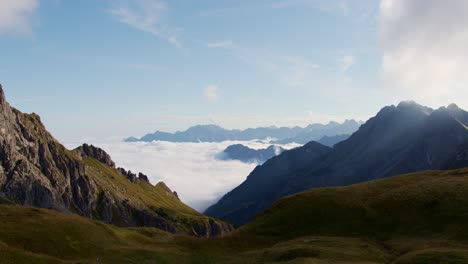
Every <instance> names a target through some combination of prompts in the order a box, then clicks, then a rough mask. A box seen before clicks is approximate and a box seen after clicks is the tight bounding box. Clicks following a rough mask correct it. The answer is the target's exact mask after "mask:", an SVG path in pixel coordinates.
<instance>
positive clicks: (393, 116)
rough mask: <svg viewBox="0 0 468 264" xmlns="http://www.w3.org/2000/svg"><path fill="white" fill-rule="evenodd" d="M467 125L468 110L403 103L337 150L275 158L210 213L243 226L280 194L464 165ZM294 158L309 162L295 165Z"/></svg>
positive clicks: (303, 151) (321, 149)
mask: <svg viewBox="0 0 468 264" xmlns="http://www.w3.org/2000/svg"><path fill="white" fill-rule="evenodd" d="M467 124H468V113H467V112H465V111H464V110H462V109H460V108H458V107H457V106H456V105H450V106H449V107H441V108H439V109H437V110H433V109H431V108H428V107H424V106H421V105H418V104H416V103H415V102H402V103H400V104H399V105H398V106H388V107H385V108H383V109H382V110H381V111H380V112H379V113H378V114H377V115H376V116H375V117H373V118H371V119H370V120H369V121H367V122H366V123H365V124H364V125H362V126H361V127H360V128H359V130H358V131H357V132H356V133H354V134H353V135H352V136H351V137H350V138H349V139H347V140H345V141H343V142H340V143H338V144H336V145H335V146H334V147H333V149H327V148H325V149H324V147H323V146H322V147H318V146H315V148H316V149H312V150H311V149H310V145H306V146H304V147H302V148H298V149H295V150H292V151H285V152H283V154H281V155H280V156H278V157H274V158H272V159H271V160H269V161H268V162H266V163H265V164H263V165H262V166H259V167H257V168H256V169H255V170H254V171H253V172H252V173H251V174H250V175H249V176H248V177H247V179H246V180H245V181H244V182H243V183H242V184H241V185H240V186H238V187H237V188H235V189H234V190H233V191H231V192H229V193H228V194H226V195H225V196H224V197H223V198H222V199H221V200H220V201H219V202H218V203H216V204H215V205H213V206H211V207H210V208H208V210H207V211H206V214H207V215H210V216H214V217H219V218H221V219H225V220H228V221H230V222H232V223H235V224H237V225H242V224H244V223H246V222H247V221H249V220H251V219H252V218H253V217H254V216H255V215H256V214H258V213H259V212H261V211H262V210H264V209H266V208H269V207H270V206H271V204H272V203H273V202H274V201H275V200H277V199H278V198H280V197H283V196H285V195H288V194H293V193H297V192H301V191H304V190H307V189H310V188H317V187H333V186H344V185H349V184H354V183H359V182H364V181H370V180H374V179H380V178H385V177H389V176H393V175H398V174H404V173H410V172H417V171H422V170H437V169H449V168H458V167H466V166H468V159H467V155H466V146H467V144H468V129H467ZM309 144H310V143H309ZM295 157H301V158H302V159H308V158H310V160H309V161H308V162H307V163H299V164H297V163H296V164H292V163H291V160H292V159H294V158H295ZM272 168H281V169H272ZM273 183H276V184H273Z"/></svg>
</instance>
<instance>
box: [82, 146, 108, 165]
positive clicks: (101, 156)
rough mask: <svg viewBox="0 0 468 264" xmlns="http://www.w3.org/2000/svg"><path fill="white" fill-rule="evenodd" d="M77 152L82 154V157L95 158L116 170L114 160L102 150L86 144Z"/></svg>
mask: <svg viewBox="0 0 468 264" xmlns="http://www.w3.org/2000/svg"><path fill="white" fill-rule="evenodd" d="M76 150H77V151H78V152H79V153H80V155H81V156H84V157H90V158H94V159H96V160H98V161H99V162H101V163H104V164H106V165H108V166H109V167H112V168H115V162H114V161H113V160H112V158H111V157H110V155H109V154H107V152H105V151H104V150H103V149H101V148H98V147H95V146H93V145H88V144H86V143H85V144H83V145H82V146H80V147H78V148H77V149H76Z"/></svg>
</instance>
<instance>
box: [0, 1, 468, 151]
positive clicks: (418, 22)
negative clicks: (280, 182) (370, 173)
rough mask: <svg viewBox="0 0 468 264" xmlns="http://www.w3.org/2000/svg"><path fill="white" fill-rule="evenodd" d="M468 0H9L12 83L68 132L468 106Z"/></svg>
mask: <svg viewBox="0 0 468 264" xmlns="http://www.w3.org/2000/svg"><path fill="white" fill-rule="evenodd" d="M467 24H468V1H466V0H448V1H440V0H380V1H378V0H359V1H355V0H252V1H240V0H197V1H186V0H80V1H71V0H0V82H1V83H2V84H3V86H4V90H5V93H6V95H7V98H8V100H9V101H10V103H11V104H12V105H13V106H15V107H17V108H18V109H20V110H22V111H24V112H36V113H38V114H39V115H40V116H41V117H42V120H43V122H44V123H45V125H46V126H47V128H48V129H49V130H50V131H51V132H52V133H53V134H54V135H55V136H56V137H57V138H58V139H59V140H61V141H62V142H65V143H66V142H75V141H87V140H91V139H106V138H111V137H128V136H142V135H144V134H146V133H148V132H154V131H156V130H162V131H175V130H182V129H186V128H187V127H189V126H191V125H195V124H218V125H221V126H224V127H226V128H246V127H258V126H269V125H285V126H293V125H301V126H305V125H307V124H309V123H314V122H320V123H326V122H328V121H330V120H336V121H343V120H344V119H346V118H355V119H360V120H366V119H367V118H369V117H371V116H373V115H375V113H376V112H377V111H378V110H379V109H381V108H382V107H383V106H385V105H390V104H397V103H398V102H399V101H402V100H410V99H412V100H416V101H417V102H419V103H421V104H425V105H428V106H431V107H439V106H441V105H448V104H449V103H452V102H455V103H457V104H458V105H459V106H461V107H464V108H465V109H468V88H467V84H468V75H467V74H466V71H467V70H468V49H467V48H466V47H468V27H466V25H467Z"/></svg>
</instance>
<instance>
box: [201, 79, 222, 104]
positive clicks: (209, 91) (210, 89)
mask: <svg viewBox="0 0 468 264" xmlns="http://www.w3.org/2000/svg"><path fill="white" fill-rule="evenodd" d="M203 97H204V98H205V100H207V101H208V102H211V103H214V102H217V101H218V99H219V87H218V86H217V85H214V84H210V85H208V86H207V87H205V90H204V91H203Z"/></svg>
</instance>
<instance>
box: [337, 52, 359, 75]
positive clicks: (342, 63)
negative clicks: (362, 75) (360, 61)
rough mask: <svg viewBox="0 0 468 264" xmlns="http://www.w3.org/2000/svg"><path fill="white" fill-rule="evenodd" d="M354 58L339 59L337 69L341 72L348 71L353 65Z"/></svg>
mask: <svg viewBox="0 0 468 264" xmlns="http://www.w3.org/2000/svg"><path fill="white" fill-rule="evenodd" d="M355 62H356V61H355V58H354V56H353V55H350V54H348V55H344V56H343V57H341V58H340V59H339V67H340V69H341V70H342V71H348V70H349V69H351V67H353V65H354V64H355Z"/></svg>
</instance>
